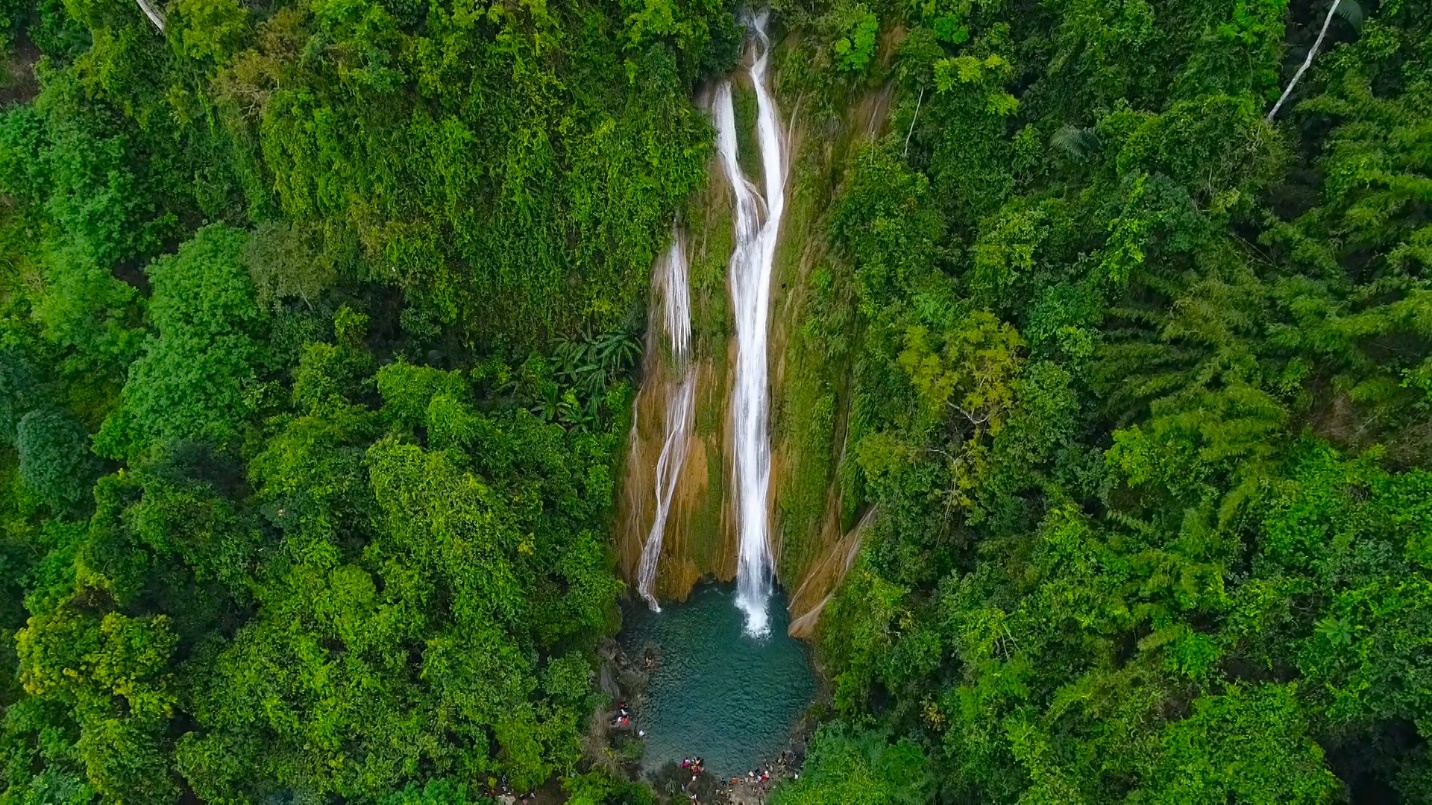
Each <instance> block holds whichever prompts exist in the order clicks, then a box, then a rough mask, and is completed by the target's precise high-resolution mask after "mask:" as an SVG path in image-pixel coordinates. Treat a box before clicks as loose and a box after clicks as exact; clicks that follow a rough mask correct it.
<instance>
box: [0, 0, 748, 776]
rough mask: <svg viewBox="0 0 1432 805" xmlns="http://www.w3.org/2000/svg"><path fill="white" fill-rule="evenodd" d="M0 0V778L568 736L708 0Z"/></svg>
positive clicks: (245, 771)
mask: <svg viewBox="0 0 1432 805" xmlns="http://www.w3.org/2000/svg"><path fill="white" fill-rule="evenodd" d="M150 6H151V7H152V8H153V9H154V10H156V11H157V12H158V13H159V14H161V15H162V19H163V20H164V21H165V25H164V30H163V31H162V32H161V31H160V30H159V29H158V27H157V26H156V25H153V24H151V22H150V20H149V19H148V18H147V17H146V15H145V14H144V13H142V9H141V8H140V6H139V5H136V3H134V2H133V0H39V2H37V3H33V2H27V0H12V1H10V2H5V3H3V5H0V8H3V10H4V13H5V15H6V18H5V22H4V36H3V39H4V45H5V79H4V86H3V93H4V95H3V102H4V104H5V105H4V108H3V112H0V190H3V201H0V253H3V259H0V523H3V525H0V622H3V623H0V626H3V629H4V631H5V633H6V639H5V640H4V641H3V644H0V645H3V647H0V707H3V724H0V801H3V802H7V803H9V802H14V803H82V802H93V801H97V800H98V801H106V802H117V803H118V802H124V803H159V802H172V801H179V800H184V801H204V802H215V803H218V802H236V803H237V802H245V803H247V802H265V801H269V802H331V801H337V800H339V799H341V800H344V801H352V802H385V803H386V802H391V803H405V802H419V801H422V802H461V801H467V800H469V799H471V800H473V801H478V800H482V799H484V796H485V794H486V792H487V790H488V786H489V785H490V781H493V780H498V779H502V778H506V779H507V780H508V781H509V782H510V784H511V785H512V786H513V787H514V788H532V787H536V786H539V785H542V784H544V783H546V782H548V781H549V780H565V781H566V782H565V784H566V787H567V788H568V790H569V791H572V792H574V793H575V794H577V795H579V798H585V801H588V802H596V801H600V800H601V799H602V798H603V797H606V798H607V799H609V800H610V801H629V800H630V799H631V798H632V797H636V798H638V799H639V798H641V797H642V796H644V791H645V790H644V789H641V788H634V789H633V788H629V787H628V786H627V784H625V783H624V782H622V781H621V780H617V779H614V778H609V777H605V776H603V775H602V774H601V773H600V771H595V772H592V773H590V774H586V775H582V776H578V775H577V773H578V772H587V771H588V766H587V765H585V764H583V763H582V762H581V757H582V750H583V744H582V741H583V739H584V736H585V735H586V734H587V732H588V724H589V718H591V716H592V713H593V712H594V711H595V710H596V709H597V706H598V704H599V703H600V702H601V697H600V695H599V694H598V693H597V686H596V685H594V684H593V682H592V676H593V672H594V670H595V668H596V665H595V659H596V658H595V655H594V649H595V647H596V646H597V644H598V642H599V641H600V640H601V639H603V638H604V637H605V636H607V635H610V634H611V633H612V632H613V631H614V629H615V626H616V618H617V613H616V608H615V606H616V600H617V596H618V594H619V593H620V590H621V588H620V584H619V582H618V580H617V578H616V576H615V575H614V573H613V571H612V569H611V562H610V560H609V556H608V553H609V551H608V540H609V534H610V530H611V523H610V508H611V500H612V495H613V492H612V487H613V483H614V481H613V478H614V472H615V469H616V464H617V454H618V448H619V447H620V446H621V443H622V438H623V437H624V435H625V433H626V424H625V423H626V418H627V417H628V416H629V411H630V399H631V397H632V391H633V389H632V379H633V369H634V366H635V362H636V358H637V356H638V352H639V349H640V346H639V332H638V330H639V325H640V322H641V320H642V313H643V311H642V306H643V305H644V304H645V295H646V292H647V288H648V285H649V283H648V277H649V274H648V271H649V267H650V265H651V264H652V261H653V258H654V256H655V255H656V254H657V252H658V251H659V250H660V249H664V248H665V245H666V243H665V240H666V238H667V237H668V236H669V234H668V233H669V232H670V228H671V221H672V218H673V216H674V214H675V210H676V206H677V204H678V202H681V201H683V200H684V199H686V198H687V196H688V195H690V193H691V192H692V190H693V189H695V188H697V187H698V186H700V185H701V184H702V183H703V182H704V180H705V175H706V163H707V160H708V155H709V153H710V127H709V124H708V123H707V122H706V119H705V116H704V115H703V114H702V113H701V112H700V111H699V110H698V109H696V108H695V107H694V106H693V105H692V104H691V102H690V100H689V98H690V96H691V93H692V90H693V86H694V84H695V82H696V80H697V78H698V76H700V75H703V74H706V73H710V72H713V71H724V70H726V69H728V68H729V66H730V64H731V63H732V62H733V61H734V59H735V57H736V55H737V49H738V47H739V44H740V41H741V37H742V32H741V28H740V27H739V26H738V25H737V23H736V19H735V11H734V9H732V8H728V7H727V5H726V4H725V3H724V2H723V1H722V0H710V2H695V3H682V4H679V5H678V4H662V3H653V4H644V3H634V2H630V1H629V0H622V1H621V2H617V1H616V0H612V1H611V2H603V1H600V0H594V1H593V2H563V3H552V4H548V3H545V2H541V0H523V2H511V3H506V2H502V3H491V4H489V3H482V4H473V3H463V2H456V3H453V2H433V3H428V2H414V1H412V0H384V1H383V2H378V1H377V0H373V1H371V2H370V1H369V0H297V1H296V2H285V1H284V0H273V1H272V2H269V1H267V0H257V1H256V2H240V0H173V2H168V3H161V2H153V3H150Z"/></svg>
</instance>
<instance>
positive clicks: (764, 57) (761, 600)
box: [713, 11, 786, 636]
mask: <svg viewBox="0 0 1432 805" xmlns="http://www.w3.org/2000/svg"><path fill="white" fill-rule="evenodd" d="M768 17H769V14H768V13H767V12H765V11H762V12H760V13H758V14H755V15H753V16H752V17H751V19H750V20H749V25H750V29H751V33H752V38H753V46H754V50H755V53H754V55H755V58H754V60H753V61H752V63H751V66H750V76H751V83H752V84H753V85H754V88H755V91H756V128H757V134H758V138H759V141H760V148H761V165H762V169H763V173H764V180H765V181H764V189H765V192H764V194H761V193H759V192H758V191H757V190H756V187H755V185H753V184H752V183H751V181H750V180H749V179H747V178H746V176H745V174H744V173H742V171H741V166H740V164H739V162H738V161H737V145H736V114H735V106H734V103H733V102H732V97H731V84H730V82H722V83H721V85H720V86H719V87H717V90H716V98H715V102H714V105H713V106H714V108H713V116H714V117H715V121H716V130H717V150H718V151H719V152H720V155H721V165H722V168H723V169H724V171H725V174H726V178H727V180H728V181H730V183H731V188H732V190H733V191H734V192H735V196H736V209H735V228H736V248H735V251H734V253H733V254H732V255H731V264H730V267H729V274H730V284H731V302H732V307H733V309H734V316H735V321H736V376H735V382H734V387H733V390H732V394H731V416H732V426H733V427H732V431H733V438H732V441H733V445H734V454H735V455H734V463H735V467H734V470H735V473H734V474H735V479H736V505H737V519H736V522H737V529H738V533H739V554H738V560H737V565H736V588H737V590H736V605H737V606H738V607H740V608H741V610H742V611H743V612H745V614H746V631H747V633H748V634H751V635H756V636H760V635H764V634H767V633H768V632H769V631H770V624H769V617H768V615H767V611H766V609H767V604H768V602H769V599H770V595H771V574H772V568H771V564H772V563H771V544H770V523H769V512H768V508H767V505H768V501H769V494H770V486H771V444H770V435H769V433H768V432H767V424H768V423H767V409H768V406H769V394H770V389H769V383H768V373H769V357H768V355H767V347H768V344H767V341H768V340H769V335H770V313H771V275H772V268H773V264H774V263H775V256H776V240H777V236H778V235H779V232H780V226H781V216H782V214H783V213H784V212H785V201H786V200H785V173H786V163H785V160H786V155H785V152H784V147H785V142H784V139H783V137H782V133H781V127H780V115H779V113H778V112H777V110H776V104H775V99H774V98H772V97H771V91H770V87H768V86H767V80H768V79H767V75H766V70H767V67H768V61H769V58H770V40H769V38H768V37H767V34H766V23H767V20H768ZM763 208H764V209H763ZM763 212H764V217H763V215H762V213H763Z"/></svg>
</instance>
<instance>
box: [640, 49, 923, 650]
mask: <svg viewBox="0 0 1432 805" xmlns="http://www.w3.org/2000/svg"><path fill="white" fill-rule="evenodd" d="M894 44H895V43H894V42H889V43H886V45H887V46H886V48H884V50H885V51H886V52H887V53H888V51H890V50H892V49H893V47H894ZM804 57H805V54H802V53H800V52H799V34H798V33H792V34H790V35H788V36H787V37H786V40H785V41H784V42H781V43H777V44H776V50H775V52H774V54H773V57H772V58H773V60H774V67H773V72H774V73H775V75H774V80H773V81H772V85H773V86H775V87H776V88H777V95H778V98H777V101H778V103H777V106H778V107H779V108H780V109H781V110H783V114H784V115H785V117H784V119H783V120H782V125H783V126H784V127H785V136H786V140H787V143H788V153H789V160H790V164H789V166H788V175H787V180H786V196H787V200H786V216H785V218H784V220H783V224H782V227H781V232H780V239H779V242H778V245H777V247H776V256H775V267H774V276H773V277H772V280H771V324H770V346H769V356H770V358H769V360H770V366H769V369H770V395H771V396H770V400H771V402H770V439H771V478H770V492H769V495H768V500H767V506H768V510H769V513H770V523H771V527H770V532H769V533H770V543H771V544H770V550H771V555H772V558H773V560H774V565H775V575H776V581H777V582H778V583H779V584H780V585H781V586H782V587H783V588H784V589H785V590H786V591H787V592H788V600H789V607H790V612H791V626H790V633H791V634H792V635H794V636H797V637H802V638H810V637H812V636H813V635H814V634H815V630H816V627H817V625H818V623H819V616H820V611H821V609H822V608H823V607H824V605H825V603H826V602H827V601H828V600H829V599H830V597H831V595H832V594H833V592H834V591H835V589H836V587H837V586H838V585H839V583H840V581H841V580H842V579H843V578H844V576H845V573H846V572H847V571H848V570H849V569H850V567H851V565H852V564H853V562H854V560H855V557H856V555H857V554H858V552H859V548H860V544H861V539H862V537H863V535H864V534H865V533H866V531H867V529H868V527H869V525H870V523H871V522H872V521H873V519H874V517H875V516H876V515H875V513H874V512H870V511H862V510H859V509H858V508H857V506H858V501H851V500H847V499H846V495H845V494H844V493H843V491H842V489H841V484H840V481H839V472H838V470H839V467H840V464H841V462H842V461H843V460H844V446H845V445H844V443H845V431H846V421H847V419H848V416H849V409H850V405H849V399H848V393H847V391H848V388H849V375H850V366H849V363H848V361H847V360H846V356H847V355H848V354H850V352H851V350H850V349H849V348H848V345H849V344H852V343H854V342H855V340H856V339H858V338H859V335H860V334H859V333H858V332H855V331H854V330H855V329H856V327H855V325H854V324H853V322H855V321H857V320H858V317H857V316H855V315H853V314H854V298H853V294H852V293H851V291H850V284H851V283H850V277H849V274H850V272H849V268H848V267H845V266H842V265H841V264H840V263H839V261H838V260H837V259H835V257H834V256H833V255H832V254H831V252H830V248H829V246H828V244H827V241H826V235H825V233H826V230H827V223H828V222H827V217H828V214H829V210H830V207H831V203H832V200H833V199H834V197H835V194H836V190H837V188H838V184H839V181H840V178H841V176H842V175H843V172H844V168H845V164H846V161H847V160H848V159H849V157H850V156H851V155H852V154H853V153H854V151H855V149H856V148H858V147H860V146H861V145H862V144H864V143H865V142H868V141H870V140H873V139H875V138H878V137H881V136H883V135H884V134H885V133H886V131H885V130H886V123H887V118H888V114H889V106H890V97H891V91H890V87H889V85H884V84H882V85H879V86H875V87H861V88H856V89H853V90H850V91H849V92H848V93H847V94H848V95H849V98H848V100H847V101H846V102H845V103H844V107H845V108H844V109H843V110H839V111H837V113H835V114H830V113H829V111H828V107H827V109H826V111H825V112H824V113H816V112H812V111H811V110H812V109H813V108H815V107H817V106H818V105H817V104H814V103H813V102H812V101H811V99H810V98H808V97H805V96H804V95H803V94H802V92H801V91H791V90H787V91H786V94H782V92H781V90H782V88H783V87H784V85H783V84H782V81H781V72H782V69H783V68H784V67H785V65H786V64H788V63H793V62H794V61H795V60H796V59H800V58H804ZM748 58H749V56H748ZM732 84H733V92H734V105H735V114H736V124H737V136H738V138H742V139H741V143H740V146H741V148H740V151H741V162H742V169H743V170H744V172H745V173H746V175H747V176H748V177H751V179H752V181H753V183H756V184H759V183H760V178H761V177H762V176H763V171H762V166H761V164H760V149H759V148H758V147H756V138H755V127H756V120H755V115H756V98H755V92H754V91H753V88H752V86H751V85H750V82H749V77H748V76H747V72H746V70H745V69H738V70H737V71H736V72H735V74H733V76H732ZM713 92H714V87H709V88H706V90H704V91H703V92H702V93H701V94H700V96H699V97H698V98H697V102H698V103H699V104H702V105H703V106H705V107H706V108H710V104H711V101H712V94H713ZM785 110H790V111H785ZM792 112H793V113H794V114H792ZM709 176H710V178H709V181H708V183H707V189H706V190H705V191H704V192H703V193H701V194H699V195H698V196H697V197H695V198H693V199H691V201H690V203H689V205H688V208H687V210H686V213H685V215H684V216H683V218H682V221H681V226H682V228H683V231H684V232H685V237H686V253H687V257H688V259H689V270H690V288H689V292H690V311H691V327H692V341H691V353H690V359H689V360H690V367H691V372H692V373H693V375H694V378H695V393H694V416H693V421H692V426H691V427H690V429H689V431H688V435H687V437H686V438H687V444H686V451H685V459H684V462H683V465H682V467H681V470H680V473H679V475H678V477H677V479H676V485H675V491H674V493H673V495H672V499H671V502H670V504H669V512H668V516H667V521H666V524H665V528H664V530H663V533H664V539H663V543H662V548H661V553H660V558H659V560H658V563H657V574H656V579H655V584H654V585H653V588H654V592H655V594H656V597H657V598H658V599H659V600H662V601H670V600H685V599H686V597H687V596H688V595H689V594H690V592H691V589H692V587H693V586H694V585H695V584H696V582H697V581H699V580H700V579H702V578H715V579H718V580H721V581H731V580H733V579H734V578H735V575H736V568H737V554H738V541H737V522H736V519H737V514H736V508H735V506H736V500H735V490H734V485H735V479H734V477H733V471H732V442H733V432H732V417H731V404H732V380H733V378H734V375H735V371H736V358H737V356H736V339H735V331H734V325H733V317H732V300H731V295H730V289H729V287H728V276H727V264H728V262H729V261H730V258H731V254H732V250H733V248H734V237H733V225H732V211H733V206H734V204H733V196H732V191H731V189H730V185H729V183H728V182H727V181H726V179H725V178H724V177H723V175H722V172H721V169H720V167H719V165H718V164H717V163H716V159H715V158H713V161H712V165H711V169H710V173H709ZM652 293H653V298H652V301H651V305H650V310H651V311H652V314H651V315H652V325H651V327H650V328H649V329H650V334H649V336H648V339H649V343H648V349H647V352H646V357H645V363H644V366H643V373H644V374H643V381H642V385H641V390H640V392H639V393H638V395H637V399H636V406H635V412H634V417H633V419H634V421H633V425H632V430H631V435H630V439H629V444H628V452H627V455H626V459H625V463H624V469H623V475H622V484H621V492H620V497H619V500H618V516H617V521H616V533H615V541H616V547H617V553H618V557H619V566H620V570H621V572H622V574H623V577H624V578H625V579H626V580H627V582H628V584H629V585H630V586H631V589H632V590H633V591H635V590H636V589H637V586H638V576H639V568H640V564H641V555H642V548H643V545H644V544H645V541H646V540H647V538H648V536H649V534H650V533H651V531H652V523H653V520H654V519H655V516H656V511H657V494H656V468H657V463H658V459H659V457H660V454H661V452H662V448H663V440H664V438H665V435H666V432H665V428H664V427H663V423H664V417H665V410H666V406H667V401H668V400H670V399H672V395H674V394H677V393H678V391H679V385H680V383H681V382H682V380H681V376H680V375H679V374H678V373H677V372H674V371H673V370H672V368H671V362H670V361H669V360H668V359H667V356H666V352H667V351H666V350H665V349H664V348H663V347H662V344H661V339H662V338H664V336H663V335H662V324H661V322H660V317H661V316H662V315H663V313H662V300H661V297H660V294H661V293H662V288H661V287H660V284H659V283H654V284H653V291H652ZM812 318H819V319H821V324H822V326H821V327H810V326H807V325H808V323H809V322H810V320H811V319H812ZM842 321H843V322H850V323H851V324H848V325H843V326H845V331H844V332H842V339H840V340H843V341H844V342H845V343H846V344H847V347H846V348H845V349H840V348H836V347H833V346H832V344H830V343H827V341H829V340H830V339H828V338H826V337H825V332H826V330H828V329H829V327H830V326H832V322H842ZM834 326H842V325H839V324H836V325H834Z"/></svg>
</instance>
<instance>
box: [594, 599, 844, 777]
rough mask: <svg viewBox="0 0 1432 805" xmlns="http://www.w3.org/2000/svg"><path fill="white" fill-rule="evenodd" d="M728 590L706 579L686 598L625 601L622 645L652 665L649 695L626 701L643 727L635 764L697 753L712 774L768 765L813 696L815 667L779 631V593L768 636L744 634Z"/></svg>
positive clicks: (782, 625)
mask: <svg viewBox="0 0 1432 805" xmlns="http://www.w3.org/2000/svg"><path fill="white" fill-rule="evenodd" d="M735 597H736V596H735V590H733V589H730V588H727V587H723V586H718V585H715V584H703V585H701V586H699V587H697V588H696V589H695V590H694V591H692V593H691V598H690V599H688V600H687V601H686V602H685V603H672V604H669V605H667V606H664V607H662V611H661V613H660V614H658V613H655V612H651V611H650V610H648V609H647V608H646V607H645V606H644V605H640V604H638V605H635V606H632V607H629V608H628V609H627V610H626V612H625V623H624V628H623V630H622V634H621V636H620V638H619V642H620V643H621V645H622V648H623V649H624V650H625V651H626V652H627V656H629V657H631V658H632V659H633V661H635V662H640V660H641V657H642V654H643V652H644V651H645V648H646V646H647V645H648V644H654V645H655V646H656V650H657V653H658V657H659V661H658V662H657V664H656V667H655V669H654V670H652V672H651V676H650V680H649V682H648V686H647V691H646V697H645V698H644V700H643V701H641V702H636V703H633V704H634V706H635V707H636V709H635V711H634V712H633V716H635V721H636V724H637V726H639V727H641V728H642V729H645V730H646V731H647V736H646V739H645V742H646V751H645V754H644V755H643V757H642V768H643V769H645V770H648V771H649V770H653V769H656V768H658V767H660V766H661V765H662V764H663V763H666V762H667V761H669V760H677V761H679V760H681V759H682V758H684V757H692V756H695V755H700V756H701V757H702V758H704V759H705V761H706V769H707V770H708V771H710V772H711V773H713V774H715V775H716V776H717V777H718V778H727V777H732V776H735V775H744V774H745V773H746V771H747V770H749V769H753V768H755V767H756V766H758V765H760V764H761V763H762V762H763V761H774V760H775V759H776V755H777V754H779V753H780V751H781V750H782V749H784V748H785V747H786V745H787V743H788V742H789V741H790V737H791V733H792V730H793V729H794V728H795V726H796V723H797V721H799V720H800V717H801V715H802V713H804V712H805V710H806V708H807V707H808V706H809V705H810V703H811V701H812V700H813V699H814V698H815V693H816V680H815V671H814V669H813V668H812V666H811V658H810V651H809V649H808V647H807V646H806V644H805V643H803V642H801V641H799V640H796V639H795V638H792V637H790V636H788V635H787V634H786V627H787V626H788V625H789V624H788V621H789V616H788V615H787V613H786V602H785V598H784V596H782V595H781V594H780V592H779V591H776V593H775V594H773V595H772V596H771V600H770V612H771V633H770V635H768V636H766V637H763V638H759V639H758V638H753V637H749V636H747V635H746V634H745V616H744V615H743V614H742V612H741V610H739V609H737V608H736V602H735Z"/></svg>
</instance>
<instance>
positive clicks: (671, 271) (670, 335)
mask: <svg viewBox="0 0 1432 805" xmlns="http://www.w3.org/2000/svg"><path fill="white" fill-rule="evenodd" d="M687 270H688V264H687V260H686V247H685V245H684V244H683V243H682V233H681V230H680V229H675V230H673V231H672V233H671V248H670V249H669V250H667V252H666V255H665V256H664V257H662V259H661V261H660V262H659V263H658V264H657V266H656V271H655V272H654V275H653V281H654V282H655V283H657V284H658V285H659V287H660V290H661V305H662V312H663V314H664V315H663V319H664V323H665V329H666V337H667V341H668V344H669V346H670V348H671V356H670V361H671V366H672V368H673V369H674V370H675V371H676V373H677V375H678V376H679V377H680V378H681V381H680V384H679V385H678V386H677V387H676V389H675V391H674V392H673V393H671V394H670V395H669V396H668V397H667V398H666V411H665V414H666V420H665V422H664V423H663V424H662V427H663V428H664V438H663V439H662V443H661V457H660V458H658V459H657V461H656V484H655V486H656V518H655V519H654V520H653V521H652V523H651V533H650V534H648V535H647V538H646V542H645V543H644V544H643V545H642V548H641V564H640V566H639V567H638V568H637V592H639V593H641V597H642V598H644V599H646V602H647V604H648V605H649V606H650V607H651V609H652V611H653V612H660V611H661V607H660V606H659V605H658V604H657V602H656V594H655V593H654V592H653V587H654V586H655V583H656V567H657V560H658V559H660V558H661V542H662V538H663V537H664V536H665V534H666V520H667V517H668V516H669V515H670V513H671V499H672V497H674V496H675V494H676V482H677V479H678V478H680V476H681V465H682V464H683V463H685V461H686V450H687V446H688V437H689V435H690V433H691V421H692V418H693V416H694V410H693V409H694V406H693V402H694V398H695V390H696V377H695V374H694V373H693V372H692V369H691V292H690V289H689V286H688V281H687Z"/></svg>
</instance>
